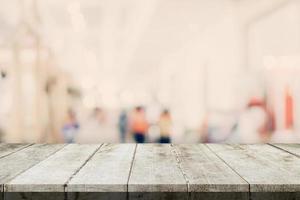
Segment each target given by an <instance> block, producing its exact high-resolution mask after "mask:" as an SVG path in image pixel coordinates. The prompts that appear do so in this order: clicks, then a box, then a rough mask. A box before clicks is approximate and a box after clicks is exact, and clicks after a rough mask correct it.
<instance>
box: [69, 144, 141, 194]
mask: <svg viewBox="0 0 300 200" xmlns="http://www.w3.org/2000/svg"><path fill="white" fill-rule="evenodd" d="M135 148H136V144H105V145H103V146H102V147H101V148H100V149H99V150H98V152H97V153H96V154H95V155H94V156H93V158H92V159H91V160H90V161H89V162H88V163H87V164H86V165H85V166H84V167H83V168H82V169H81V170H80V172H79V173H78V174H77V175H76V176H74V177H73V179H72V180H71V181H70V182H69V184H68V185H67V188H66V191H68V192H127V182H128V178H129V173H130V169H131V165H132V161H133V156H134V152H135Z"/></svg>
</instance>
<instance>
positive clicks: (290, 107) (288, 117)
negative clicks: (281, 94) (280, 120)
mask: <svg viewBox="0 0 300 200" xmlns="http://www.w3.org/2000/svg"><path fill="white" fill-rule="evenodd" d="M293 126H294V99H293V96H292V95H291V92H290V89H289V87H286V89H285V128H286V129H292V128H293Z"/></svg>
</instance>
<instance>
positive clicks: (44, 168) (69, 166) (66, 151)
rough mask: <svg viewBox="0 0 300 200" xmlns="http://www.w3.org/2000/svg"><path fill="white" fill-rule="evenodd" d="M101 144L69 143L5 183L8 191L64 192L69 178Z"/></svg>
mask: <svg viewBox="0 0 300 200" xmlns="http://www.w3.org/2000/svg"><path fill="white" fill-rule="evenodd" d="M99 147H100V145H79V144H69V145H67V146H66V147H64V148H63V149H61V150H60V151H59V152H57V153H55V154H53V155H52V156H51V157H49V158H47V159H45V160H43V161H42V162H40V163H39V164H37V165H35V166H34V167H32V168H30V169H29V170H27V171H26V172H24V173H22V174H21V175H19V176H17V177H16V178H15V179H13V180H12V181H11V182H9V183H7V184H6V185H5V187H6V191H8V192H64V186H65V184H67V182H68V180H69V179H70V178H71V177H72V176H73V175H74V174H75V173H76V172H77V171H78V170H79V169H80V168H81V167H82V166H83V165H84V164H85V163H86V162H87V161H88V159H90V156H92V155H93V153H95V152H96V151H97V150H98V148H99Z"/></svg>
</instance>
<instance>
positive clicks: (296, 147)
mask: <svg viewBox="0 0 300 200" xmlns="http://www.w3.org/2000/svg"><path fill="white" fill-rule="evenodd" d="M271 145H273V146H275V147H278V148H280V149H283V150H285V151H288V152H290V153H291V154H294V155H296V156H299V157H300V144H271Z"/></svg>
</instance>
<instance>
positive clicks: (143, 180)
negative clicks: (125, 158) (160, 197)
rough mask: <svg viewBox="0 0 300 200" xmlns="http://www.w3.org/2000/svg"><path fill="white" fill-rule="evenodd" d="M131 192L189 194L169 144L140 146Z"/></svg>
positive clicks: (130, 180) (130, 186)
mask: <svg viewBox="0 0 300 200" xmlns="http://www.w3.org/2000/svg"><path fill="white" fill-rule="evenodd" d="M128 191H129V192H175V191H176V192H187V183H186V180H185V179H184V176H183V173H182V172H181V170H180V168H179V166H178V163H177V160H176V156H175V154H174V153H173V152H172V147H171V145H169V144H144V145H140V144H139V145H138V146H137V149H136V154H135V159H134V162H133V166H132V171H131V175H130V179H129V184H128Z"/></svg>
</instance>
